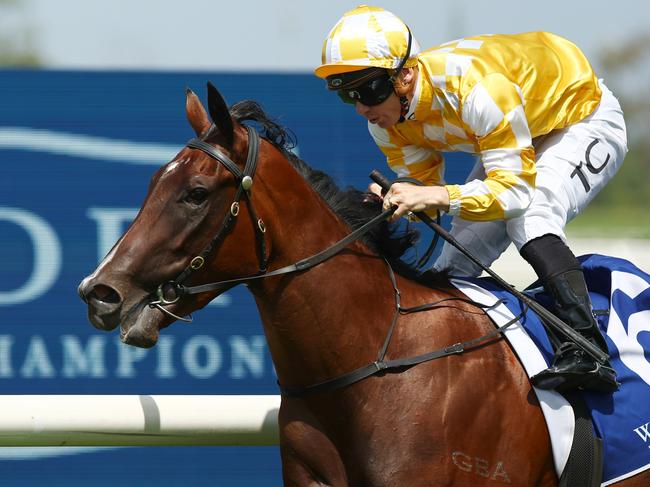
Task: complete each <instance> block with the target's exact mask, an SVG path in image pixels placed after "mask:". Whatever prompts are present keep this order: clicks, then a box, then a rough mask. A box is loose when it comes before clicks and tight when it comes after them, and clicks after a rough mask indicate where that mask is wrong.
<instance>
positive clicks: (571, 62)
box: [315, 5, 627, 392]
mask: <svg viewBox="0 0 650 487" xmlns="http://www.w3.org/2000/svg"><path fill="white" fill-rule="evenodd" d="M315 74H316V75H317V76H319V77H321V78H325V79H326V81H327V87H328V89H330V90H333V91H336V92H337V93H338V95H339V97H340V98H341V99H342V100H343V101H344V102H345V103H350V104H353V105H354V106H355V109H356V111H357V113H358V114H359V115H361V116H362V117H364V118H365V119H367V120H368V130H369V131H370V134H371V136H372V137H373V139H374V140H375V142H376V144H377V145H378V146H379V148H380V149H381V151H382V152H383V153H384V155H385V156H386V158H387V162H388V165H389V166H390V168H391V169H392V170H393V171H395V173H397V175H398V176H400V177H411V178H416V179H419V180H420V181H422V182H423V183H425V186H416V185H411V184H407V183H399V182H398V183H395V184H393V186H392V187H391V189H390V190H389V191H388V192H387V193H386V194H385V195H384V208H389V207H391V206H394V207H397V209H396V210H395V213H394V218H398V217H400V216H404V215H406V214H407V213H408V212H419V211H429V210H433V212H435V210H442V211H445V212H447V213H449V214H450V215H452V216H453V221H452V229H451V234H452V235H453V236H454V237H455V238H456V240H458V241H459V242H460V243H461V244H462V245H463V246H464V247H465V248H467V249H468V250H469V251H470V252H472V253H473V254H474V255H475V256H477V257H478V258H479V259H480V260H481V261H482V262H483V263H484V264H485V265H491V264H492V262H494V260H496V259H497V258H498V257H499V256H500V255H501V253H502V252H503V251H504V250H505V249H506V248H507V247H508V246H509V245H510V243H511V242H513V243H514V244H515V246H516V247H517V249H518V250H519V252H520V254H521V256H522V257H523V258H524V259H525V260H526V261H527V262H528V263H529V264H530V265H531V266H532V267H533V269H534V270H535V272H536V274H537V276H538V277H539V279H540V282H541V283H542V284H543V286H544V288H545V289H546V290H547V292H548V293H549V295H550V296H551V297H552V298H553V300H554V303H555V310H556V313H557V314H558V316H559V317H560V318H561V319H562V320H564V321H565V322H566V323H567V324H568V325H569V326H571V327H572V328H573V329H574V330H576V331H577V332H579V333H580V334H582V335H583V336H584V337H585V338H587V339H588V340H589V341H591V342H592V343H594V344H595V345H597V346H598V347H599V348H600V349H602V350H603V351H605V352H608V350H607V344H606V342H605V339H604V337H603V336H602V334H601V333H600V330H599V329H598V326H597V324H596V321H595V319H594V316H593V313H592V308H591V300H590V298H589V294H588V292H587V287H586V285H585V281H584V276H583V272H582V268H581V266H580V263H579V262H578V260H577V259H576V257H575V256H574V254H573V253H572V252H571V250H570V249H569V247H568V246H567V244H566V236H565V234H564V227H565V225H566V224H567V222H569V221H570V220H571V219H572V218H574V217H575V216H576V215H577V214H578V213H579V212H580V211H581V210H582V209H583V208H584V207H585V206H586V205H587V204H588V203H589V202H590V201H591V200H592V199H593V198H594V196H596V194H598V192H599V191H600V190H601V189H602V188H603V187H604V186H605V185H606V184H607V182H608V181H609V180H610V179H611V178H612V177H613V176H614V174H615V173H616V171H617V170H618V168H619V166H620V165H621V164H622V162H623V158H624V156H625V153H626V152H627V138H626V130H625V122H624V120H623V113H622V111H621V107H620V105H619V103H618V101H617V100H616V98H615V97H614V96H613V95H612V93H611V92H610V91H609V90H608V89H607V87H606V86H605V85H604V84H603V82H602V80H598V78H597V77H596V75H595V74H594V72H593V69H592V67H591V66H590V64H589V62H588V61H587V59H586V58H585V56H584V55H583V53H582V52H581V51H580V50H579V49H578V48H577V47H576V46H575V45H574V44H572V43H571V42H569V41H567V40H565V39H563V38H561V37H558V36H556V35H553V34H550V33H546V32H530V33H525V34H516V35H481V36H472V37H466V38H463V39H458V40H455V41H451V42H447V43H445V44H442V45H440V46H436V47H433V48H432V49H429V50H426V51H421V50H420V47H419V45H418V43H417V41H416V40H415V38H414V37H413V36H412V35H411V32H410V30H409V28H408V27H407V26H406V24H404V22H402V21H401V20H400V19H399V18H398V17H396V16H395V15H394V14H392V13H391V12H388V11H386V10H384V9H381V8H378V7H369V6H366V5H361V6H359V7H357V8H355V9H353V10H351V11H349V12H347V13H345V14H344V15H343V17H342V18H341V19H340V20H339V21H338V22H337V23H336V25H335V26H334V27H333V28H332V30H331V31H330V33H329V35H328V36H327V39H326V41H325V43H324V46H323V53H322V64H321V65H320V66H319V67H318V68H316V70H315ZM456 151H461V152H469V153H472V154H476V155H477V156H478V162H477V163H476V165H475V167H474V168H473V170H472V171H471V173H470V175H469V177H468V179H467V181H466V182H465V183H464V184H446V183H445V181H444V157H443V155H442V153H443V152H456ZM370 190H371V191H372V192H374V193H375V194H378V195H380V194H381V190H380V188H379V186H378V185H376V184H373V185H371V186H370ZM434 268H435V269H437V270H439V271H447V272H448V273H450V274H452V275H465V276H478V275H479V274H480V272H481V269H480V268H479V267H478V266H476V265H475V264H474V263H472V262H471V261H470V260H469V259H467V258H466V257H465V256H464V255H463V254H462V253H461V252H459V251H458V250H456V249H455V248H454V247H453V246H451V245H449V244H445V245H444V247H443V249H442V253H441V255H440V257H439V258H438V259H437V261H436V262H435V264H434ZM562 338H563V337H562ZM532 380H533V384H534V385H535V386H537V387H540V388H543V389H556V390H558V391H565V390H570V389H575V388H581V389H588V390H594V391H600V392H611V391H614V390H616V389H617V387H618V384H617V382H616V372H615V371H614V370H613V368H612V367H611V364H610V363H609V361H606V362H604V363H600V362H597V361H595V360H594V359H593V358H592V357H591V356H590V355H588V354H587V353H586V352H585V351H584V350H583V349H582V348H580V347H578V346H577V345H575V344H574V343H573V342H570V341H567V342H565V343H563V344H562V345H560V346H559V348H558V349H557V351H556V355H555V358H554V360H553V364H552V366H551V367H550V368H548V369H546V370H544V371H542V372H540V373H539V374H537V375H536V376H534V377H533V378H532Z"/></svg>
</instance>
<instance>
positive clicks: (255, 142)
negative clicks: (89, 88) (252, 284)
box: [149, 125, 268, 322]
mask: <svg viewBox="0 0 650 487" xmlns="http://www.w3.org/2000/svg"><path fill="white" fill-rule="evenodd" d="M245 127H246V131H247V132H248V153H247V155H246V164H245V166H244V170H243V171H242V170H241V169H239V167H238V166H237V164H236V163H235V162H234V161H233V160H232V159H230V158H229V157H228V156H227V155H226V154H224V153H223V151H221V150H219V149H218V148H217V147H214V146H213V145H211V144H208V143H207V142H205V141H204V140H202V139H200V138H198V137H195V138H193V139H190V140H189V141H188V142H187V147H189V148H191V149H198V150H200V151H202V152H204V153H205V154H207V155H208V156H210V157H211V158H213V159H215V160H216V161H217V162H219V163H220V164H221V165H223V167H225V168H226V169H227V170H228V171H230V173H231V174H232V175H233V176H234V177H235V181H236V183H237V190H236V192H235V197H234V198H233V202H232V204H231V205H230V211H229V212H228V213H226V216H225V217H224V219H223V222H222V223H221V226H220V227H219V230H217V233H216V234H215V236H214V238H213V239H212V240H211V241H210V243H209V244H208V245H207V246H206V247H205V248H204V249H203V250H202V251H201V252H200V253H198V254H197V255H196V256H195V257H194V258H192V260H191V261H190V263H189V264H188V265H187V267H185V269H184V270H183V271H182V272H181V273H180V274H179V275H178V276H177V277H176V279H173V280H172V281H168V282H166V283H164V284H161V285H159V286H158V288H157V289H156V297H157V298H158V299H157V300H155V301H151V302H149V306H152V307H155V308H158V309H159V310H160V311H162V312H163V313H165V314H167V315H169V316H171V317H173V318H175V319H178V320H181V321H186V322H189V321H191V319H187V318H183V317H181V316H177V315H176V314H174V313H173V312H171V311H170V310H168V309H167V308H165V306H168V305H171V304H174V303H176V302H177V301H178V300H179V299H180V298H181V296H182V295H183V294H188V293H187V292H182V289H184V287H183V283H184V282H185V281H187V279H189V278H190V276H191V275H192V274H193V273H194V272H196V271H198V270H199V269H201V268H202V267H203V265H204V264H205V261H206V259H207V258H208V256H209V255H210V254H211V253H212V252H213V251H214V250H215V249H216V248H218V247H219V245H221V243H222V242H223V240H224V239H225V238H226V235H228V233H229V232H230V230H231V229H232V227H233V225H234V223H235V221H236V219H237V215H239V209H240V203H241V200H242V198H246V203H247V205H248V211H249V212H250V214H251V218H252V220H253V221H254V222H256V224H255V239H256V241H257V255H258V259H259V272H258V274H259V275H263V274H264V273H265V272H266V266H267V263H268V255H267V249H266V239H265V235H264V234H265V233H266V225H265V224H264V221H263V220H262V219H261V218H258V216H257V212H256V211H255V207H254V205H253V200H252V198H251V189H252V187H253V178H254V177H255V170H256V169H257V159H258V156H259V149H260V136H259V134H258V133H257V131H256V130H255V129H254V128H252V127H250V126H248V125H246V126H245ZM210 133H211V130H210V131H208V135H206V138H207V137H208V136H209V134H210ZM170 290H171V291H173V292H174V298H172V299H167V298H166V297H165V291H170Z"/></svg>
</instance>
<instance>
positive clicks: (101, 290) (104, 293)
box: [88, 284, 122, 304]
mask: <svg viewBox="0 0 650 487" xmlns="http://www.w3.org/2000/svg"><path fill="white" fill-rule="evenodd" d="M88 298H91V299H92V298H94V299H96V300H98V301H102V302H103V303H109V304H119V303H120V302H121V301H122V299H121V298H120V295H119V294H117V291H115V289H113V288H112V287H110V286H105V285H104V284H98V285H96V286H95V287H93V289H92V291H90V293H89V294H88Z"/></svg>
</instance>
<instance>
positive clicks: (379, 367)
mask: <svg viewBox="0 0 650 487" xmlns="http://www.w3.org/2000/svg"><path fill="white" fill-rule="evenodd" d="M246 130H247V132H248V153H247V156H246V164H245V166H244V170H243V171H241V170H240V169H239V167H238V166H237V164H235V163H234V162H233V161H232V160H231V159H230V158H229V157H228V156H227V155H226V154H224V153H223V152H222V151H221V150H219V149H218V148H216V147H214V146H212V145H210V144H208V143H207V142H205V141H204V140H202V139H199V138H193V139H191V140H190V141H189V142H188V143H187V147H190V148H192V149H198V150H200V151H202V152H204V153H205V154H207V155H208V156H210V157H211V158H213V159H215V160H216V161H217V162H219V163H220V164H222V165H223V166H224V167H225V168H226V169H228V171H230V172H231V173H232V175H233V176H234V177H235V180H236V181H237V190H236V192H235V197H234V199H233V202H232V204H231V205H230V211H229V212H228V213H227V214H226V216H225V218H224V220H223V222H222V224H221V227H220V228H219V230H218V231H217V233H216V235H215V236H214V238H213V239H212V240H211V241H210V243H209V244H208V245H207V246H206V247H205V248H204V249H203V251H201V252H200V253H199V254H198V255H196V256H195V257H194V258H192V260H191V261H190V263H189V265H188V266H187V267H186V268H185V269H184V270H183V271H182V272H181V273H180V274H179V275H178V277H176V279H174V280H171V281H168V282H166V283H164V284H161V285H159V286H158V288H157V289H156V297H157V298H158V299H157V300H152V301H150V302H149V303H148V304H149V306H151V307H155V308H157V309H159V310H160V311H161V312H163V313H164V314H167V315H169V316H171V317H172V318H175V319H178V320H182V321H186V322H188V321H191V320H189V319H187V318H183V317H180V316H177V315H176V314H174V313H173V312H172V311H170V310H168V309H167V308H165V306H168V305H171V304H174V303H176V302H178V301H179V300H180V298H181V297H182V296H185V295H191V294H200V293H205V292H210V291H217V290H219V291H224V290H227V289H230V288H231V287H233V286H235V285H237V284H242V283H248V282H251V281H255V280H259V279H264V278H268V277H272V276H278V275H281V274H289V273H293V272H300V271H305V270H307V269H309V268H311V267H314V266H316V265H318V264H320V263H322V262H324V261H326V260H327V259H329V258H330V257H333V256H334V255H336V254H338V253H339V252H340V251H341V250H343V249H344V248H345V247H347V246H348V245H349V244H350V243H351V242H353V241H355V240H357V239H359V238H360V237H361V236H362V235H364V234H365V233H367V232H368V231H369V230H371V229H372V228H373V227H374V226H375V225H377V224H378V223H380V222H382V221H384V220H386V219H387V218H389V217H390V216H391V215H392V214H393V212H394V211H395V208H390V209H388V210H385V211H383V212H381V213H380V214H378V215H377V216H375V217H374V218H372V219H371V220H369V221H368V222H366V223H365V224H364V225H362V226H360V227H359V228H357V229H356V230H353V231H352V232H351V233H349V234H348V235H346V236H345V237H343V238H342V239H341V240H339V241H338V242H336V243H335V244H333V245H332V246H330V247H328V248H326V249H325V250H323V251H321V252H319V253H317V254H314V255H312V256H310V257H307V258H306V259H302V260H300V261H298V262H295V263H294V264H290V265H287V266H284V267H281V268H279V269H275V270H273V271H267V263H268V256H267V252H266V241H265V238H264V237H265V235H264V234H265V233H266V227H265V225H264V222H263V221H262V220H261V219H260V218H258V217H257V213H256V212H255V210H254V207H253V201H252V198H251V188H252V186H253V177H254V176H255V169H256V168H257V159H258V156H259V146H260V136H259V135H258V133H257V132H256V131H255V129H253V128H251V127H250V126H246ZM244 197H245V198H246V202H247V204H248V208H249V212H250V214H251V218H252V220H253V221H256V228H255V235H256V240H257V243H258V258H259V272H258V273H257V274H256V275H253V276H248V277H240V278H236V279H229V280H225V281H219V282H213V283H209V284H201V285H196V286H185V285H183V283H184V282H185V281H187V279H188V278H189V277H190V276H191V275H192V273H194V272H196V271H197V270H199V269H201V268H202V267H203V265H204V264H205V261H206V259H207V257H208V256H209V255H210V254H211V253H212V252H213V251H214V250H215V249H216V248H217V247H218V246H219V245H220V244H221V242H223V240H224V239H225V237H226V235H227V234H228V233H229V232H230V230H231V229H232V227H233V224H234V222H235V220H236V218H237V215H238V214H239V207H240V201H241V200H242V198H244ZM386 264H387V266H388V273H389V277H390V280H391V283H392V286H393V290H394V293H395V310H394V313H393V318H392V320H391V324H390V326H389V329H388V332H387V335H386V337H385V339H384V344H383V346H382V348H381V350H380V351H379V355H378V357H377V360H375V361H374V362H372V363H370V364H368V365H366V366H364V367H360V368H358V369H355V370H353V371H351V372H348V373H346V374H343V375H341V376H339V377H335V378H332V379H329V380H326V381H323V382H320V383H317V384H312V385H309V386H305V387H287V386H283V385H281V384H280V385H279V386H280V390H281V392H282V394H283V395H284V396H289V397H304V396H307V395H311V394H318V393H323V392H329V391H332V390H336V389H340V388H342V387H345V386H348V385H351V384H354V383H356V382H359V381H361V380H363V379H366V378H368V377H370V376H373V375H376V374H381V373H385V372H388V371H391V370H402V369H404V368H405V367H410V366H413V365H417V364H420V363H423V362H428V361H431V360H435V359H438V358H441V357H447V356H449V355H456V354H461V353H464V352H465V351H469V350H472V349H475V348H478V347H480V346H482V345H485V344H488V343H491V341H492V340H494V339H497V338H499V337H500V336H501V335H502V334H503V333H504V332H505V330H506V329H507V328H508V327H510V326H511V325H513V324H514V323H516V322H517V321H518V320H519V318H520V317H521V315H520V316H517V317H515V318H514V319H512V320H510V321H509V322H508V323H506V324H505V325H502V326H500V327H498V328H496V329H495V330H494V331H492V332H489V333H486V334H484V335H481V336H479V337H477V338H474V339H472V340H468V341H466V342H462V343H455V344H452V345H450V346H447V347H443V348H440V349H438V350H434V351H432V352H429V353H425V354H422V355H417V356H414V357H406V358H398V359H393V360H386V353H387V350H388V346H389V344H390V341H391V338H392V336H393V332H394V331H395V327H396V325H397V321H398V318H399V316H400V315H404V314H410V313H417V312H422V311H429V310H432V309H438V308H441V307H447V306H449V305H448V304H446V303H447V302H450V301H461V302H465V303H468V304H470V305H472V306H476V307H477V308H479V309H481V310H482V311H483V312H484V313H485V312H486V311H487V310H488V309H490V308H493V307H495V306H497V305H499V304H501V302H502V300H498V301H497V302H496V303H495V304H493V305H489V306H488V305H484V304H481V303H477V302H476V301H472V300H470V299H466V298H461V297H449V298H444V299H441V300H439V301H437V302H434V303H426V304H422V305H419V306H416V307H413V308H405V307H403V306H402V305H401V294H400V291H399V289H398V287H397V281H396V279H395V274H394V272H393V269H392V268H391V266H390V264H389V263H388V262H387V261H386ZM166 288H167V289H166ZM166 290H172V291H173V292H174V293H175V296H174V298H173V299H167V298H166V297H165V291H166Z"/></svg>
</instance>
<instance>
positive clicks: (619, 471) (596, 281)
mask: <svg viewBox="0 0 650 487" xmlns="http://www.w3.org/2000/svg"><path fill="white" fill-rule="evenodd" d="M580 261H581V262H582V266H583V268H584V271H585V278H586V281H587V285H588V287H589V290H590V295H591V299H592V303H593V307H594V310H595V311H596V314H597V319H598V325H599V327H600V329H601V331H602V333H603V335H604V336H605V338H606V340H607V344H608V346H609V350H610V359H611V363H612V366H613V367H614V368H615V369H616V372H617V375H618V381H619V382H620V383H621V387H620V390H618V391H617V392H615V393H613V394H597V393H589V392H584V393H583V395H584V399H585V402H586V404H587V406H588V408H589V409H590V410H591V415H592V420H593V423H594V428H595V431H596V434H597V435H598V436H599V437H601V438H602V439H603V441H604V451H605V465H604V473H603V485H609V484H611V483H614V482H616V481H618V480H622V479H624V478H626V477H630V476H632V475H634V474H636V473H639V472H641V471H643V470H646V469H648V468H650V275H648V274H646V273H645V272H643V271H641V270H640V269H639V268H637V267H636V266H634V265H633V264H632V263H630V262H628V261H626V260H624V259H618V258H615V257H607V256H603V255H597V254H592V255H586V256H582V257H581V258H580ZM464 280H465V279H464ZM466 281H469V282H472V283H474V284H476V285H478V286H480V287H482V288H484V289H485V290H486V291H488V292H490V293H492V294H493V295H494V296H495V297H496V298H497V299H500V300H503V301H504V303H505V305H506V306H507V307H508V309H509V310H510V312H511V313H512V314H513V315H514V316H518V315H520V314H521V313H523V312H524V311H525V310H524V306H523V304H522V303H521V302H520V301H519V300H518V299H516V298H515V297H513V296H512V295H511V294H509V293H507V292H505V291H503V290H502V289H500V288H499V287H498V286H497V285H496V284H495V283H494V282H493V281H492V280H491V279H490V278H478V279H467V280H466ZM536 291H537V292H536ZM531 293H532V294H534V297H535V298H536V299H537V300H538V301H540V302H541V303H542V304H545V305H548V303H549V300H548V298H547V297H546V296H545V295H544V294H543V293H542V292H541V289H540V290H533V291H532V292H531ZM520 322H521V324H522V325H523V327H524V328H525V330H526V332H527V333H528V335H529V337H530V338H531V339H532V341H533V342H534V343H535V344H536V346H537V348H538V349H539V351H540V352H541V354H542V356H543V357H544V359H545V361H546V363H547V364H550V363H551V361H552V359H553V349H552V347H551V343H550V341H549V339H548V336H547V334H546V331H545V330H544V328H543V326H542V324H541V322H540V319H539V318H538V317H537V315H536V314H534V313H533V312H531V311H527V312H526V314H525V318H523V319H521V320H520ZM511 343H512V341H511ZM515 351H516V352H517V353H518V355H519V357H520V359H522V362H525V360H524V359H523V356H522V354H525V353H526V352H525V351H523V350H517V347H515ZM524 365H525V364H524ZM529 372H530V371H529ZM530 375H532V374H530Z"/></svg>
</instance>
